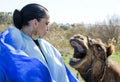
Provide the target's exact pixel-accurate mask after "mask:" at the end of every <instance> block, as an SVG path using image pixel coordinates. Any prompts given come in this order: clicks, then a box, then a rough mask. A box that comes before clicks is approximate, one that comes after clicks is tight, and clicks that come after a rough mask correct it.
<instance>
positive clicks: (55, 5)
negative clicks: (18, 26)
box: [0, 0, 120, 24]
mask: <svg viewBox="0 0 120 82" xmlns="http://www.w3.org/2000/svg"><path fill="white" fill-rule="evenodd" d="M29 3H38V4H41V5H43V6H44V7H46V8H47V9H48V10H49V14H50V22H56V23H65V24H66V23H71V24H73V23H85V24H94V23H97V22H102V21H104V20H106V19H107V18H109V17H111V16H113V15H117V16H120V0H0V12H12V13H13V12H14V10H15V9H19V10H21V8H22V7H23V6H25V5H26V4H29Z"/></svg>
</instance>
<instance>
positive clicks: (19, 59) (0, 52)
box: [0, 27, 78, 82]
mask: <svg viewBox="0 0 120 82" xmlns="http://www.w3.org/2000/svg"><path fill="white" fill-rule="evenodd" d="M38 41H39V44H40V47H41V48H42V51H43V53H44V55H45V57H46V58H47V61H48V63H46V61H45V59H44V57H43V54H42V53H41V51H40V50H39V49H38V47H37V46H36V44H35V43H34V42H33V40H32V39H31V38H30V37H28V36H26V35H25V34H24V33H22V32H21V31H19V30H18V29H16V28H14V27H12V28H11V27H10V28H9V29H7V30H6V31H4V32H2V33H1V34H0V82H61V81H62V82H78V80H77V79H76V78H75V77H74V76H73V74H72V73H71V72H70V71H69V70H68V68H67V67H66V66H65V65H64V63H63V61H62V58H61V56H60V53H59V52H58V51H57V50H56V49H55V48H54V47H53V46H52V45H51V44H49V43H48V42H46V41H45V40H43V39H38ZM50 56H51V58H50ZM49 58H50V59H49ZM52 58H53V59H55V61H56V62H57V63H53V62H55V61H53V60H52ZM50 64H52V65H50ZM58 64H59V65H58ZM52 67H53V69H52ZM59 74H60V75H59ZM61 75H62V76H61ZM61 79H62V80H61Z"/></svg>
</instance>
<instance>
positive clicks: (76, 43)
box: [70, 34, 120, 82]
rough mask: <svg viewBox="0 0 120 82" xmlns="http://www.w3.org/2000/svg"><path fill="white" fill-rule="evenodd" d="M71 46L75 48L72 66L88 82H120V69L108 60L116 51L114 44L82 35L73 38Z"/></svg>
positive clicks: (71, 61)
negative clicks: (107, 43)
mask: <svg viewBox="0 0 120 82" xmlns="http://www.w3.org/2000/svg"><path fill="white" fill-rule="evenodd" d="M70 44H71V46H72V47H73V48H74V56H73V58H71V60H70V65H71V66H72V67H73V68H75V69H76V70H77V71H78V72H79V73H80V75H81V76H82V78H83V79H84V80H85V81H86V82H120V68H119V67H118V66H117V65H115V64H114V63H113V62H112V61H111V60H109V59H108V57H109V56H110V55H112V53H113V51H114V46H113V45H112V44H110V45H106V44H104V43H103V42H102V41H101V40H99V39H91V38H89V37H85V36H83V35H80V34H78V35H75V36H73V37H72V38H71V39H70Z"/></svg>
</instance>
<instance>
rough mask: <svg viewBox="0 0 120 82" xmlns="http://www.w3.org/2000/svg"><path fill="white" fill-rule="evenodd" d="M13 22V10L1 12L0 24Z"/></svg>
mask: <svg viewBox="0 0 120 82" xmlns="http://www.w3.org/2000/svg"><path fill="white" fill-rule="evenodd" d="M12 22H13V21H12V13H11V12H0V24H11V23H12Z"/></svg>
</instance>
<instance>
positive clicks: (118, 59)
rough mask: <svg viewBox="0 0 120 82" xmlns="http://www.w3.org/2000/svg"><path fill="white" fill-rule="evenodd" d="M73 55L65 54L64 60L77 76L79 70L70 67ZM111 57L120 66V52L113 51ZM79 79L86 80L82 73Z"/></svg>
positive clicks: (82, 81) (81, 81)
mask: <svg viewBox="0 0 120 82" xmlns="http://www.w3.org/2000/svg"><path fill="white" fill-rule="evenodd" d="M71 57H72V55H70V54H68V55H64V56H63V60H64V62H65V64H66V66H67V67H68V69H69V70H70V71H71V72H72V73H73V74H74V75H75V76H76V75H77V73H78V72H77V71H76V70H75V69H73V68H72V67H70V65H69V59H70V58H71ZM109 58H110V59H111V60H113V61H114V62H116V64H117V65H118V66H119V67H120V52H115V53H113V54H112V55H111V56H110V57H109ZM78 79H79V81H80V82H84V80H83V79H82V78H81V76H80V75H79V76H78Z"/></svg>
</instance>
